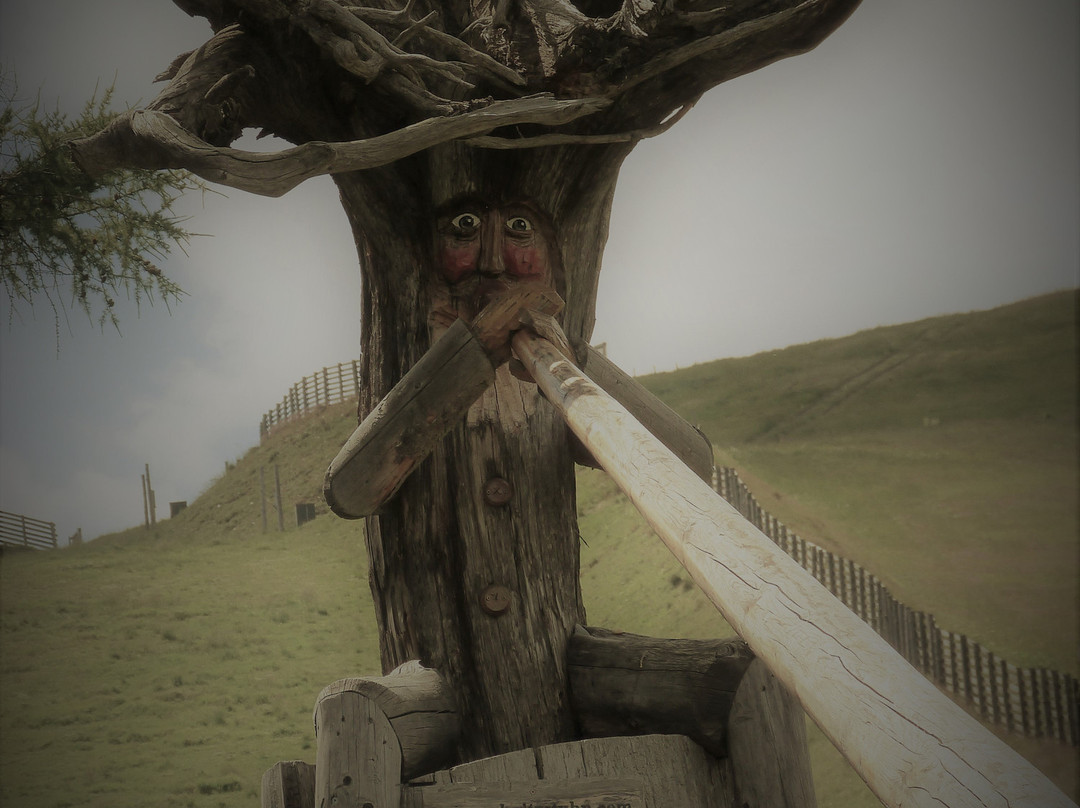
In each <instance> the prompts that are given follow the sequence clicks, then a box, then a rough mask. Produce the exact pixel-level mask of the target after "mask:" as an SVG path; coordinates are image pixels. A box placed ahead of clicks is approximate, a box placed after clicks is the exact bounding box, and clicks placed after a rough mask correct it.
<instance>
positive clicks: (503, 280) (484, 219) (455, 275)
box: [435, 200, 562, 319]
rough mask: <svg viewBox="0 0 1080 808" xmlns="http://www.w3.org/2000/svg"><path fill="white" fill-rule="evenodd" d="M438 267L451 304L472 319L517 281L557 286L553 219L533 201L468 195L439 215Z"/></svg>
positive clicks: (558, 266)
mask: <svg viewBox="0 0 1080 808" xmlns="http://www.w3.org/2000/svg"><path fill="white" fill-rule="evenodd" d="M435 269H436V272H437V273H438V274H439V276H440V277H441V278H442V279H443V280H444V281H445V282H446V284H447V285H448V287H449V292H450V298H451V307H452V308H453V309H454V310H455V311H456V312H457V313H458V315H459V316H461V317H464V318H466V319H468V318H471V317H473V316H475V315H476V313H477V312H478V311H480V309H482V308H483V307H484V305H485V304H486V303H487V302H488V301H489V300H490V299H491V298H492V297H493V296H495V295H497V294H498V293H500V292H502V291H505V290H506V289H509V288H511V286H512V285H513V284H514V283H522V282H529V283H536V282H540V283H548V284H550V285H551V286H552V287H556V286H557V283H558V282H559V281H561V270H562V263H561V260H560V256H559V248H558V244H557V243H556V241H555V237H554V228H553V227H552V225H551V222H550V220H549V219H548V218H547V216H545V215H544V214H543V213H541V212H540V211H538V210H537V209H536V208H535V207H533V206H532V205H529V204H528V203H525V202H512V203H507V204H504V205H486V204H484V203H482V202H476V201H471V200H466V201H462V202H457V203H453V204H452V205H450V206H448V207H446V208H444V210H443V212H442V213H441V214H440V215H439V216H438V218H437V220H436V244H435Z"/></svg>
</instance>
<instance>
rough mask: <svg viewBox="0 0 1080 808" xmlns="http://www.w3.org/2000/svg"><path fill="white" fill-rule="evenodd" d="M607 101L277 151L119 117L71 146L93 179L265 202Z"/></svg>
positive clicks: (493, 114)
mask: <svg viewBox="0 0 1080 808" xmlns="http://www.w3.org/2000/svg"><path fill="white" fill-rule="evenodd" d="M609 103H610V102H609V101H607V100H606V99H600V98H583V99H568V100H558V99H555V98H553V97H551V96H550V95H538V96H528V97H526V98H519V99H513V100H510V101H496V102H494V103H492V104H490V105H489V106H486V107H483V108H481V109H477V110H474V111H472V112H466V113H463V114H461V115H455V116H450V117H443V118H428V119H426V120H423V121H420V122H419V123H415V124H412V125H411V126H406V127H404V128H402V129H398V130H397V131H394V132H390V133H389V134H385V135H379V136H376V137H372V138H368V139H366V140H357V141H348V142H343V143H326V142H321V141H311V142H309V143H305V144H303V145H301V146H295V147H293V148H291V149H284V150H282V151H278V152H272V153H263V152H249V151H243V150H240V149H231V148H224V147H218V146H212V145H210V144H209V143H207V142H205V141H203V140H200V139H199V138H196V137H195V136H194V135H192V134H191V133H190V132H188V131H187V130H186V129H184V127H182V126H181V125H180V124H179V123H177V122H176V121H175V120H174V119H173V118H172V117H170V116H169V115H166V114H165V113H162V112H157V111H154V110H134V111H131V112H129V113H127V114H125V115H122V116H120V117H119V118H118V119H117V120H116V121H114V123H113V124H111V125H110V126H109V127H108V128H107V129H105V130H104V131H103V132H102V133H100V134H99V135H96V136H95V137H92V138H84V139H81V140H77V141H74V142H72V144H71V149H72V152H73V154H74V157H75V160H76V162H77V163H78V164H79V166H80V167H81V168H82V169H83V170H84V171H86V173H87V174H89V175H91V176H100V175H101V174H104V173H106V172H108V171H110V170H112V169H115V168H118V167H121V166H127V167H138V168H183V169H186V170H188V171H191V172H192V173H193V174H197V175H198V176H200V177H202V178H203V179H206V180H210V181H212V182H217V183H221V184H222V185H228V186H230V187H233V188H239V189H240V190H243V191H250V192H252V193H256V194H262V195H264V196H281V195H282V194H284V193H286V192H288V191H290V190H292V189H293V188H295V187H296V186H297V185H299V184H300V183H301V182H303V181H304V180H306V179H310V178H311V177H315V176H319V175H321V174H336V173H340V172H345V171H358V170H363V169H367V168H374V167H376V166H381V165H386V164H387V163H392V162H394V161H395V160H400V159H401V158H402V157H407V156H409V155H410V154H415V153H417V152H419V151H423V150H424V149H428V148H431V147H432V146H436V145H438V144H440V143H446V142H449V141H451V140H457V139H460V138H464V137H469V136H471V135H476V134H480V133H482V132H490V131H491V130H493V129H497V128H499V127H501V126H514V125H518V124H530V123H531V124H544V125H547V126H557V125H560V124H564V123H568V122H570V121H573V120H575V119H577V118H580V117H582V116H586V115H591V114H593V113H594V112H597V111H598V110H600V109H603V108H604V107H606V106H607V105H608V104H609Z"/></svg>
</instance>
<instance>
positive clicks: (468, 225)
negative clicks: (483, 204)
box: [450, 213, 480, 234]
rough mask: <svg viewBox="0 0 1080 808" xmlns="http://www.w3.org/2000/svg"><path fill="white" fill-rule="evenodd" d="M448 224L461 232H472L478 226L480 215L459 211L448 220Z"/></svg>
mask: <svg viewBox="0 0 1080 808" xmlns="http://www.w3.org/2000/svg"><path fill="white" fill-rule="evenodd" d="M450 225H451V226H452V227H453V228H454V229H455V230H457V231H459V232H461V233H469V234H471V233H473V232H475V231H476V230H478V229H479V228H480V217H479V216H477V215H476V214H475V213H459V214H458V215H457V216H455V217H454V218H453V219H451V220H450Z"/></svg>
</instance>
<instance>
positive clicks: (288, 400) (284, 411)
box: [259, 359, 360, 440]
mask: <svg viewBox="0 0 1080 808" xmlns="http://www.w3.org/2000/svg"><path fill="white" fill-rule="evenodd" d="M359 396H360V360H359V359H353V360H352V361H351V362H339V363H338V364H336V365H331V366H330V367H324V368H323V369H322V370H319V371H316V372H315V373H313V374H311V375H310V376H305V377H304V378H302V379H301V380H300V381H298V382H297V383H296V384H294V385H293V386H292V387H290V388H289V392H287V393H286V394H285V397H284V398H283V399H281V401H279V402H278V403H277V406H275V407H274V408H273V409H271V410H270V411H269V412H267V413H265V414H264V415H263V417H262V420H261V421H260V422H259V439H260V440H262V439H263V438H264V437H266V436H267V435H269V434H270V431H271V430H272V429H273V428H274V427H275V426H277V425H278V424H281V423H284V422H285V421H288V420H291V419H293V418H298V417H300V416H302V415H304V414H305V413H306V412H308V411H309V410H312V409H315V408H316V407H324V406H326V405H327V404H337V403H339V402H341V401H349V400H350V399H353V398H358V397H359Z"/></svg>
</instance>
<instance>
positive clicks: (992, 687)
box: [713, 468, 1080, 746]
mask: <svg viewBox="0 0 1080 808" xmlns="http://www.w3.org/2000/svg"><path fill="white" fill-rule="evenodd" d="M713 487H714V488H715V489H716V492H717V493H718V494H720V496H722V497H723V498H724V499H726V500H727V501H728V502H729V503H731V504H732V505H733V506H734V507H735V508H736V509H737V510H738V511H739V512H740V513H741V514H742V515H743V516H745V517H746V518H747V519H748V520H749V521H750V522H752V523H753V524H754V526H755V527H757V528H758V529H759V530H760V531H761V532H762V533H764V534H765V535H766V536H768V537H769V538H770V539H772V540H773V541H774V542H776V544H777V545H778V546H779V547H780V548H781V549H782V550H784V552H786V553H787V554H788V555H789V556H791V557H792V558H793V559H795V561H797V562H798V563H799V564H800V565H801V566H802V567H803V568H804V569H805V570H807V571H808V572H809V573H810V574H811V575H813V576H814V577H815V578H816V579H817V580H818V581H820V582H821V584H822V585H824V586H825V588H826V589H828V590H829V591H830V592H832V593H833V595H835V596H836V597H837V598H839V599H840V601H841V602H843V604H844V605H845V606H847V607H848V608H849V609H851V610H852V611H853V612H855V613H856V614H857V615H859V617H861V618H862V619H863V620H864V621H866V622H867V623H868V624H869V625H870V626H871V628H873V629H874V630H875V631H876V632H877V633H878V634H880V635H881V636H882V637H884V638H885V639H886V640H887V641H888V642H889V644H890V645H892V646H893V647H894V648H895V649H896V650H897V651H899V652H900V654H901V655H902V656H903V657H904V658H905V659H907V660H908V661H909V662H910V663H911V664H912V665H914V666H915V667H916V668H918V669H919V670H920V671H921V672H922V673H923V674H924V675H926V676H927V677H928V678H930V679H931V680H933V681H934V682H936V683H937V684H938V685H940V686H941V687H942V688H944V689H945V690H946V691H947V692H949V693H951V694H953V695H955V696H958V697H960V698H962V699H965V700H966V701H967V702H968V704H969V705H971V708H970V709H971V710H972V711H973V712H974V713H975V714H976V715H978V716H980V717H981V718H982V719H984V720H985V721H989V722H993V723H995V724H998V725H999V726H1002V727H1006V728H1007V729H1009V730H1012V731H1015V732H1019V733H1022V734H1024V735H1027V736H1029V737H1032V738H1051V739H1054V740H1057V741H1061V742H1063V743H1067V744H1070V745H1072V746H1080V680H1078V679H1076V678H1075V677H1073V676H1072V675H1070V674H1067V673H1061V672H1059V671H1055V670H1047V669H1046V668H1018V667H1016V666H1015V665H1013V664H1012V663H1010V662H1007V661H1006V660H1004V659H1002V658H1001V657H999V656H997V655H996V654H994V653H993V652H992V651H989V650H987V649H986V648H984V647H983V646H982V645H980V644H979V643H977V642H975V641H974V640H971V639H969V638H968V637H966V636H965V635H963V634H956V633H954V632H952V631H947V630H946V629H943V628H941V627H940V626H938V624H937V620H936V619H935V618H934V616H933V615H932V614H927V613H926V612H922V611H918V610H916V609H911V608H909V607H908V606H905V605H904V604H903V603H900V602H899V601H898V600H897V599H896V598H894V597H893V595H892V593H891V592H890V591H889V590H888V588H886V587H885V586H884V585H883V584H882V583H881V581H880V580H878V578H877V576H875V575H873V574H872V573H870V572H867V571H866V570H865V569H863V568H862V567H861V566H859V565H858V564H856V563H855V562H853V561H851V560H850V559H847V558H843V557H842V556H838V555H836V554H834V553H831V552H829V551H828V550H826V549H824V548H822V547H818V546H817V545H816V544H813V543H812V542H809V541H806V540H805V539H803V538H801V537H799V536H797V535H796V534H795V533H792V532H790V531H789V530H788V529H787V526H786V525H784V524H783V523H782V522H780V521H779V520H778V519H777V518H776V517H774V516H773V515H771V514H769V513H767V512H766V511H765V510H764V509H763V508H762V507H761V506H760V505H759V504H758V502H757V500H755V499H754V497H753V495H752V494H751V493H750V491H749V489H747V487H746V485H745V484H744V483H743V482H742V480H740V479H739V475H738V474H737V473H736V472H735V470H734V469H732V468H717V469H716V471H715V473H714V480H713Z"/></svg>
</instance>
